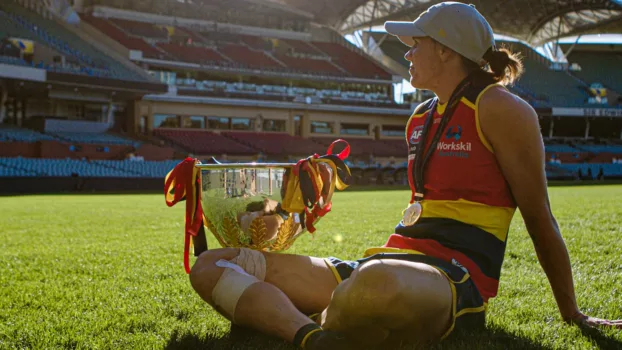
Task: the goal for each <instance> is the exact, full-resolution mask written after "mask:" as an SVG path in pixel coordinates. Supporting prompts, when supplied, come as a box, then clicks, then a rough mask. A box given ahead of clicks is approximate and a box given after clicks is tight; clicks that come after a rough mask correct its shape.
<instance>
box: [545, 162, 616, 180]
mask: <svg viewBox="0 0 622 350" xmlns="http://www.w3.org/2000/svg"><path fill="white" fill-rule="evenodd" d="M557 167H559V168H561V169H564V170H566V171H568V172H570V173H572V174H575V175H576V174H578V171H579V170H581V175H582V176H583V177H586V176H589V175H588V169H589V170H590V171H591V174H592V178H593V179H595V178H596V176H597V175H598V172H599V171H600V169H601V168H602V169H603V175H604V176H605V177H607V176H611V177H619V176H622V164H612V163H581V164H558V165H557Z"/></svg>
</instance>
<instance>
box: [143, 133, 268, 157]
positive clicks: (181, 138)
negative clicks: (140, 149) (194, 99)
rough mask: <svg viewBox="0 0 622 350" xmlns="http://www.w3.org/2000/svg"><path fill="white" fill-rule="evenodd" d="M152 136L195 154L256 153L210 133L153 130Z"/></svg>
mask: <svg viewBox="0 0 622 350" xmlns="http://www.w3.org/2000/svg"><path fill="white" fill-rule="evenodd" d="M154 134H155V135H156V136H159V137H160V138H162V139H164V140H167V141H170V142H172V143H173V144H176V145H179V146H181V147H184V148H186V149H188V150H190V151H192V152H194V153H196V154H215V155H221V154H232V155H253V154H257V153H258V150H256V149H253V148H251V147H248V146H246V145H243V144H241V143H239V142H236V141H234V140H232V139H229V138H227V137H225V136H222V135H220V134H218V133H215V132H211V131H204V130H188V129H155V130H154Z"/></svg>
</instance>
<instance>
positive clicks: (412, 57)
mask: <svg viewBox="0 0 622 350" xmlns="http://www.w3.org/2000/svg"><path fill="white" fill-rule="evenodd" d="M413 39H414V44H413V46H412V47H411V48H410V49H409V50H408V52H406V55H404V58H405V59H406V60H407V61H409V62H410V68H409V70H408V72H409V73H410V84H411V85H412V86H413V87H414V88H417V89H424V90H433V89H434V87H435V86H436V85H437V83H436V81H437V77H438V76H439V74H440V73H441V64H440V63H441V60H440V55H439V53H438V45H436V43H435V42H434V40H432V39H430V38H426V37H422V38H419V37H415V38H413Z"/></svg>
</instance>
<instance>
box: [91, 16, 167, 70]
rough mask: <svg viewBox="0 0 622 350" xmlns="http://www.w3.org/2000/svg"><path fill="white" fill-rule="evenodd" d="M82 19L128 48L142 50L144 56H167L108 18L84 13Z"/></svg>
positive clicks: (159, 57)
mask: <svg viewBox="0 0 622 350" xmlns="http://www.w3.org/2000/svg"><path fill="white" fill-rule="evenodd" d="M82 19H83V20H84V21H86V22H87V23H89V24H90V25H92V26H93V27H95V28H96V29H98V30H99V31H101V32H102V33H104V34H106V35H108V36H109V37H110V38H112V39H114V40H116V41H117V42H119V43H120V44H121V45H123V46H125V47H127V48H128V49H130V50H138V51H142V53H143V57H148V58H157V59H164V58H166V57H167V55H166V54H165V53H163V52H161V51H159V50H158V49H157V48H155V47H153V46H151V45H150V44H148V43H147V42H146V41H144V40H143V39H142V38H137V37H131V36H129V35H127V34H126V33H125V32H123V30H121V29H120V28H118V27H116V26H115V25H113V24H112V23H110V22H108V21H107V20H106V19H102V18H97V17H93V16H90V15H87V14H85V15H83V16H82Z"/></svg>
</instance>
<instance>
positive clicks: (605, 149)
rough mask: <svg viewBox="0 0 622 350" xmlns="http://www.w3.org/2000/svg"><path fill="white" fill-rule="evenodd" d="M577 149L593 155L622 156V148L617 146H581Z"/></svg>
mask: <svg viewBox="0 0 622 350" xmlns="http://www.w3.org/2000/svg"><path fill="white" fill-rule="evenodd" d="M577 148H578V149H580V150H583V151H586V152H591V153H613V154H622V146H617V145H580V146H577Z"/></svg>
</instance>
